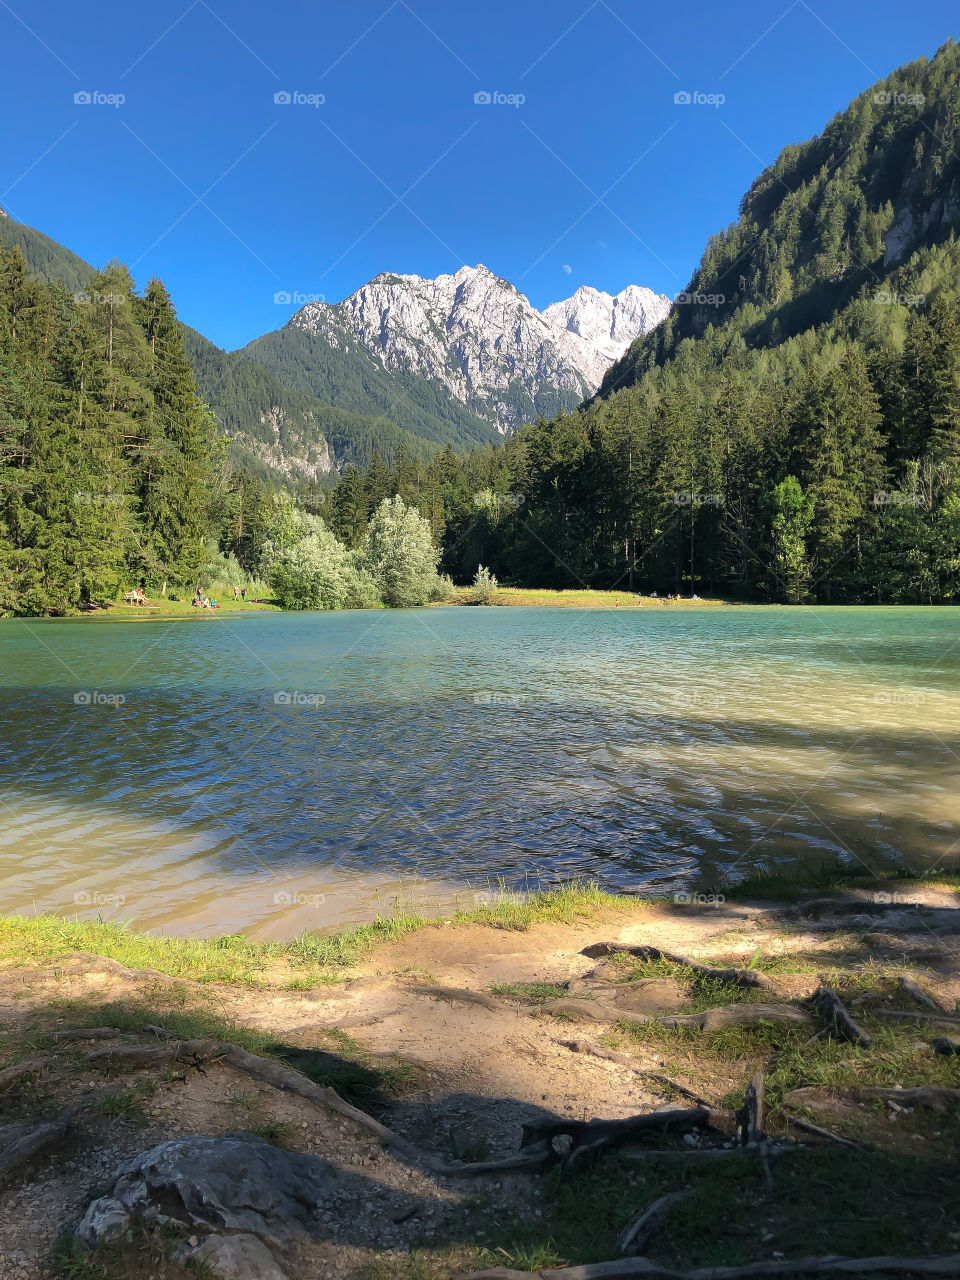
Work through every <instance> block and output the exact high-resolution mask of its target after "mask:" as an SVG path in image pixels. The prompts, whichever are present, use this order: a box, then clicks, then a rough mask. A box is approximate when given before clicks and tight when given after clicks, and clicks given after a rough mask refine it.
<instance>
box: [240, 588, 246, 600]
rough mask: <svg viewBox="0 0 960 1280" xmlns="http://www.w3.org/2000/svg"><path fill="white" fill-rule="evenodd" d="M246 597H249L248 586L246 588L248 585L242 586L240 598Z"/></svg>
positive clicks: (244, 598)
mask: <svg viewBox="0 0 960 1280" xmlns="http://www.w3.org/2000/svg"><path fill="white" fill-rule="evenodd" d="M246 598H247V588H246V587H241V588H240V599H241V600H246Z"/></svg>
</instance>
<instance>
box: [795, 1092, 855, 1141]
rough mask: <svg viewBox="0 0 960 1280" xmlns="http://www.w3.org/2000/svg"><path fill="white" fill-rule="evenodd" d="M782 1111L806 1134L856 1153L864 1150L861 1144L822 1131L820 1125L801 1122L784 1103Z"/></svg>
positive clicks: (807, 1121) (806, 1121)
mask: <svg viewBox="0 0 960 1280" xmlns="http://www.w3.org/2000/svg"><path fill="white" fill-rule="evenodd" d="M780 1109H781V1110H782V1111H783V1114H784V1115H785V1116H786V1118H787V1119H788V1120H789V1122H790V1123H791V1124H792V1125H793V1126H794V1128H796V1129H802V1130H803V1132H804V1133H813V1134H816V1136H817V1137H818V1138H826V1139H827V1140H828V1141H830V1142H836V1143H838V1144H839V1145H840V1146H841V1147H852V1148H853V1150H854V1151H862V1150H863V1148H862V1147H861V1146H860V1144H859V1142H851V1141H850V1139H849V1138H841V1137H840V1135H839V1134H838V1133H831V1132H830V1130H829V1129H821V1127H820V1125H818V1124H811V1123H810V1121H809V1120H801V1119H800V1117H799V1116H795V1115H794V1114H793V1112H792V1111H791V1110H790V1109H789V1107H788V1106H785V1105H784V1103H783V1102H781V1103H780Z"/></svg>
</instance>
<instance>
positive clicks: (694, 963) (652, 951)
mask: <svg viewBox="0 0 960 1280" xmlns="http://www.w3.org/2000/svg"><path fill="white" fill-rule="evenodd" d="M580 954H581V955H582V956H589V957H590V958H591V959H592V960H595V959H600V958H601V957H603V956H615V955H631V956H636V957H637V959H638V960H667V961H669V963H670V964H682V965H684V966H685V967H686V968H687V969H692V970H693V971H694V973H699V974H700V976H701V977H704V978H713V979H715V980H716V981H717V982H732V983H734V984H735V985H736V986H738V987H763V988H765V989H767V990H771V991H772V990H775V984H774V983H773V982H772V981H771V980H770V978H768V977H767V976H766V974H763V973H759V972H758V971H757V970H756V969H741V968H737V969H716V968H714V967H713V966H712V965H708V964H702V963H701V962H700V961H699V960H691V959H690V958H689V957H688V956H678V955H675V954H674V953H673V952H672V951H661V950H660V948H659V947H649V946H630V945H629V944H627V943H625V942H594V943H592V944H591V945H590V946H589V947H584V948H583V950H582V951H581V952H580Z"/></svg>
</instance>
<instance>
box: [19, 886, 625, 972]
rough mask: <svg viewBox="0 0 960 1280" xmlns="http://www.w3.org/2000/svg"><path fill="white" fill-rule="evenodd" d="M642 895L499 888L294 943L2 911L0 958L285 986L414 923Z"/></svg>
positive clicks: (591, 909) (520, 924)
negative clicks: (468, 902)
mask: <svg viewBox="0 0 960 1280" xmlns="http://www.w3.org/2000/svg"><path fill="white" fill-rule="evenodd" d="M639 901H640V900H638V899H637V898H627V897H618V896H615V895H613V894H607V893H603V892H602V891H601V890H600V889H598V888H596V887H595V886H592V885H573V886H568V887H565V888H560V889H554V890H550V891H547V892H543V893H535V894H531V895H529V896H527V897H520V896H519V895H516V894H506V893H502V894H495V895H493V896H492V899H491V901H490V902H489V903H485V904H483V905H481V906H478V907H475V908H474V909H473V910H461V911H454V912H452V913H450V914H448V915H445V916H428V915H424V914H421V913H418V912H415V911H410V910H407V909H406V908H405V907H404V906H403V905H402V904H400V905H398V906H397V907H396V908H395V909H394V910H393V911H392V912H390V913H389V914H387V915H381V916H378V917H377V918H376V919H375V920H373V921H371V922H370V923H369V924H360V925H353V926H351V927H348V928H346V929H339V930H335V931H331V932H328V933H306V934H302V935H300V936H299V937H297V938H293V939H291V940H290V941H289V942H254V941H251V940H250V939H248V938H244V937H243V936H242V935H239V934H228V935H226V936H223V937H219V938H178V937H160V936H157V935H154V934H150V933H143V932H141V931H139V930H137V929H134V928H132V927H129V926H126V925H118V924H109V923H106V922H104V921H99V920H69V919H67V918H65V917H63V916H59V915H52V914H48V915H36V916H0V964H2V965H15V964H20V965H34V964H51V963H55V962H56V961H57V960H60V959H63V958H65V957H67V956H69V955H71V954H74V953H76V952H80V953H81V954H94V955H98V956H106V957H107V958H108V959H110V960H116V961H117V962H118V963H120V964H123V965H126V966H127V967H128V968H131V969H155V970H156V971H157V972H159V973H164V974H168V975H169V976H170V977H174V978H185V979H189V980H191V981H193V982H224V983H231V984H236V985H250V986H259V985H263V984H265V983H266V982H267V981H269V980H270V979H269V977H268V975H272V976H273V980H274V981H277V980H280V981H283V980H284V976H286V981H287V983H288V985H293V986H308V985H310V984H311V983H312V982H324V981H335V980H336V979H337V977H338V976H340V974H341V973H342V972H343V970H345V969H347V968H349V967H350V966H351V965H354V964H356V963H357V962H358V961H360V960H362V959H363V958H364V957H366V956H368V955H370V954H371V952H373V951H374V950H375V949H376V948H377V947H378V946H380V945H382V944H383V943H386V942H392V941H394V940H396V939H397V938H402V937H404V936H405V935H406V934H408V933H412V932H413V931H414V930H416V929H437V928H440V927H442V926H443V925H445V924H479V925H485V926H487V927H489V928H492V929H516V930H525V929H529V928H531V927H532V926H533V925H535V924H542V923H559V924H574V923H576V922H577V921H579V920H587V919H599V918H600V917H601V916H603V915H605V914H608V913H615V912H618V911H624V910H626V909H628V908H630V907H636V906H637V905H638V903H639Z"/></svg>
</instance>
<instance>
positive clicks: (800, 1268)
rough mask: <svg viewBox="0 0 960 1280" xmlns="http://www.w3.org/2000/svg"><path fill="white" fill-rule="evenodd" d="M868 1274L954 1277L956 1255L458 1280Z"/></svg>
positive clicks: (613, 1266)
mask: <svg viewBox="0 0 960 1280" xmlns="http://www.w3.org/2000/svg"><path fill="white" fill-rule="evenodd" d="M870 1272H888V1273H891V1274H896V1273H903V1272H906V1273H908V1274H914V1275H927V1276H957V1275H960V1253H951V1254H926V1255H923V1256H921V1257H919V1258H891V1257H875V1258H841V1257H836V1256H830V1257H821V1258H786V1259H783V1260H771V1261H769V1262H749V1263H747V1264H746V1266H742V1267H697V1268H696V1269H695V1270H693V1271H674V1270H672V1269H671V1268H670V1267H662V1266H660V1264H659V1263H656V1262H651V1261H650V1260H649V1258H622V1259H618V1260H617V1261H615V1262H593V1263H590V1264H589V1265H588V1266H585V1267H560V1268H550V1269H546V1270H543V1271H510V1270H509V1269H507V1268H506V1267H496V1268H494V1270H492V1271H473V1272H471V1273H470V1274H469V1275H467V1276H461V1277H459V1278H458V1280H618V1278H619V1277H627V1276H646V1277H648V1280H766V1277H768V1276H802V1275H811V1276H821V1275H864V1274H869V1273H870Z"/></svg>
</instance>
